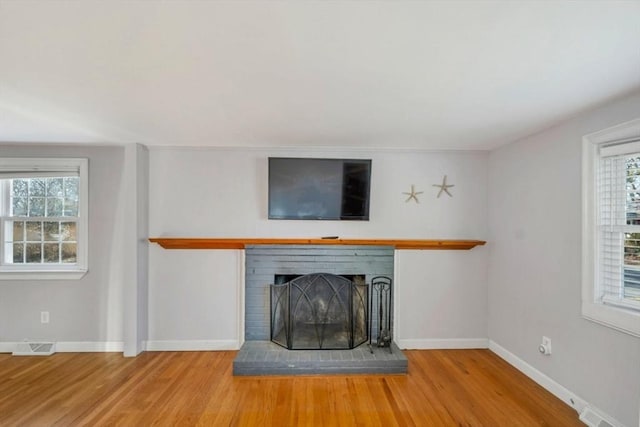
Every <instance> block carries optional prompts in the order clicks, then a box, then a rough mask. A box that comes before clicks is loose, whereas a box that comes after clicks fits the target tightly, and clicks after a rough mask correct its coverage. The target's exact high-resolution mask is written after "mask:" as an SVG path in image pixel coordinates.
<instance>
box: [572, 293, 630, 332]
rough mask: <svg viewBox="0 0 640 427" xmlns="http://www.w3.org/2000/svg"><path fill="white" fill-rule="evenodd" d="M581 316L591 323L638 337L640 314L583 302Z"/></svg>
mask: <svg viewBox="0 0 640 427" xmlns="http://www.w3.org/2000/svg"><path fill="white" fill-rule="evenodd" d="M582 316H583V317H584V318H585V319H587V320H591V321H592V322H596V323H600V324H601V325H605V326H607V327H609V328H613V329H616V330H618V331H620V332H624V333H626V334H629V335H633V336H635V337H640V312H638V311H634V310H627V309H623V308H618V307H614V306H611V305H606V304H600V303H593V302H584V301H583V303H582Z"/></svg>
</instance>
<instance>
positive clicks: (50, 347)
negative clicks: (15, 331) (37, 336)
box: [12, 342, 56, 356]
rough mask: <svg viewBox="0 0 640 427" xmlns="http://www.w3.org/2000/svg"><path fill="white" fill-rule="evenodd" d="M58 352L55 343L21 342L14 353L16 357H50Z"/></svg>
mask: <svg viewBox="0 0 640 427" xmlns="http://www.w3.org/2000/svg"><path fill="white" fill-rule="evenodd" d="M55 352H56V344H55V343H53V342H19V343H17V344H16V349H15V350H14V352H13V353H12V354H13V355H14V356H50V355H52V354H53V353H55Z"/></svg>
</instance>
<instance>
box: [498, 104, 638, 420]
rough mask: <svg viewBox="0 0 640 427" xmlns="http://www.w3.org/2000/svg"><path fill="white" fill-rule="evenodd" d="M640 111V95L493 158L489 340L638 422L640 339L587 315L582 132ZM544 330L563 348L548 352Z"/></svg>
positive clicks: (610, 411)
mask: <svg viewBox="0 0 640 427" xmlns="http://www.w3.org/2000/svg"><path fill="white" fill-rule="evenodd" d="M637 117H640V94H636V95H635V96H631V97H628V98H626V99H622V100H619V101H617V102H613V103H611V104H610V105H608V106H605V107H602V108H599V109H597V110H595V111H591V112H588V113H584V114H582V115H580V116H578V117H576V118H574V119H572V120H570V121H568V122H566V123H564V124H561V125H559V126H556V127H554V128H552V129H549V130H547V131H545V132H542V133H540V134H537V135H534V136H532V137H530V138H527V139H525V140H522V141H519V142H516V143H514V144H510V145H507V146H505V147H503V148H501V149H499V150H496V151H494V152H492V153H491V154H490V157H489V180H488V182H489V225H490V227H489V229H490V231H489V239H488V240H489V246H488V247H489V248H490V255H489V294H488V295H489V309H488V313H489V338H490V339H491V341H493V342H495V343H497V344H498V345H500V346H502V347H503V348H505V349H506V350H507V351H509V352H511V353H512V354H514V355H515V356H516V357H518V358H520V359H522V360H523V361H524V362H525V363H528V364H529V365H531V366H532V367H533V368H534V369H537V370H538V371H540V372H542V373H544V374H546V375H547V376H549V377H551V378H552V379H553V380H554V381H556V382H557V383H559V384H560V385H562V386H564V387H565V388H567V389H569V390H571V391H572V392H574V393H576V394H577V395H578V396H579V397H580V398H582V399H585V400H586V401H587V402H589V403H591V404H593V405H594V406H596V407H598V408H600V409H601V410H603V411H604V412H605V413H607V414H610V415H612V416H613V417H614V418H617V419H618V420H619V421H621V422H623V423H624V424H625V425H629V426H631V425H637V424H638V402H639V401H640V339H639V338H636V337H632V336H630V335H625V334H623V333H621V332H617V331H615V330H612V329H609V328H606V327H604V326H601V325H599V324H596V323H592V322H590V321H588V320H585V319H583V318H582V317H581V314H580V306H581V143H582V136H584V135H586V134H588V133H591V132H594V131H597V130H600V129H603V128H606V127H610V126H613V125H616V124H619V123H622V122H625V121H628V120H630V119H633V118H637ZM543 335H546V336H548V337H550V338H551V339H552V347H553V354H552V355H551V356H549V357H545V356H542V355H541V354H540V353H539V352H538V350H537V346H538V344H539V343H540V341H541V338H542V336H543Z"/></svg>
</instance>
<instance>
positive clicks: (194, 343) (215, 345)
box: [147, 340, 240, 351]
mask: <svg viewBox="0 0 640 427" xmlns="http://www.w3.org/2000/svg"><path fill="white" fill-rule="evenodd" d="M239 349H240V344H239V343H238V341H237V340H189V341H186V340H185V341H183V340H162V341H147V351H216V350H239Z"/></svg>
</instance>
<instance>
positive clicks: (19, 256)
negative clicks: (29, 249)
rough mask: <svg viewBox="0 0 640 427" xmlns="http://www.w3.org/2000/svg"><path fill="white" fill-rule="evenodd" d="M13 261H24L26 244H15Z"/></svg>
mask: <svg viewBox="0 0 640 427" xmlns="http://www.w3.org/2000/svg"><path fill="white" fill-rule="evenodd" d="M13 262H14V263H20V264H22V263H23V262H24V245H23V244H22V243H14V244H13Z"/></svg>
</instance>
